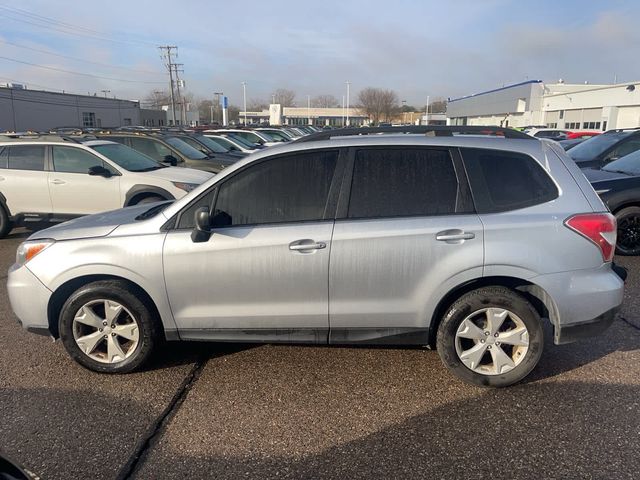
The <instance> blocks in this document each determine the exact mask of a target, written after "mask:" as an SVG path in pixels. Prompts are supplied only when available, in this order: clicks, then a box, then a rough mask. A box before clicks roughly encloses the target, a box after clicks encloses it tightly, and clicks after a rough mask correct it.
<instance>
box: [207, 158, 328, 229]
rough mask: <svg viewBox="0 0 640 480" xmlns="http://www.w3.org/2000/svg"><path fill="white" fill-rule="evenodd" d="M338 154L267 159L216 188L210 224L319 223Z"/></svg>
mask: <svg viewBox="0 0 640 480" xmlns="http://www.w3.org/2000/svg"><path fill="white" fill-rule="evenodd" d="M337 159H338V152H312V153H303V154H297V155H291V156H286V157H281V158H278V159H274V160H268V161H266V162H262V163H260V164H258V165H254V166H252V167H249V168H247V169H246V170H244V171H242V172H240V173H238V174H237V175H235V176H234V177H232V178H230V179H229V180H228V181H226V182H224V184H223V185H222V186H221V187H220V193H219V194H218V200H217V202H216V207H215V211H214V218H217V219H222V221H216V222H214V225H249V224H260V223H277V222H300V221H305V220H321V219H322V218H323V217H324V211H325V206H326V204H327V198H328V194H329V187H330V186H331V180H332V178H333V173H334V171H335V167H336V162H337Z"/></svg>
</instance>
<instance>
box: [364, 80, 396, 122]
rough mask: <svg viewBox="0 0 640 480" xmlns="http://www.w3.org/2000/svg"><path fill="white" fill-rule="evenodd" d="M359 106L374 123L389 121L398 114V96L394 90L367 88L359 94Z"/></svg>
mask: <svg viewBox="0 0 640 480" xmlns="http://www.w3.org/2000/svg"><path fill="white" fill-rule="evenodd" d="M358 105H359V109H360V110H361V112H362V113H363V114H365V115H367V116H368V117H369V118H370V119H371V121H372V122H373V123H379V122H380V121H381V120H383V119H384V120H387V121H388V120H391V117H393V115H394V114H396V113H397V112H398V95H397V94H396V92H394V91H393V90H385V89H382V88H373V87H367V88H365V89H363V90H361V91H360V93H359V94H358Z"/></svg>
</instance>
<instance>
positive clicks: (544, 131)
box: [524, 128, 572, 141]
mask: <svg viewBox="0 0 640 480" xmlns="http://www.w3.org/2000/svg"><path fill="white" fill-rule="evenodd" d="M524 133H526V134H527V135H531V136H532V137H536V138H546V139H549V140H555V141H560V140H566V139H567V135H569V134H570V133H572V130H566V129H564V128H529V129H527V130H525V131H524Z"/></svg>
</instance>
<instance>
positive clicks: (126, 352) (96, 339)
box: [59, 280, 161, 373]
mask: <svg viewBox="0 0 640 480" xmlns="http://www.w3.org/2000/svg"><path fill="white" fill-rule="evenodd" d="M119 307H122V308H119ZM107 309H108V310H109V311H108V312H107ZM152 311H153V309H152V308H150V307H149V306H148V305H147V303H146V301H144V300H142V299H141V296H140V295H136V290H135V289H132V288H131V286H130V285H129V284H127V283H126V282H123V281H120V280H101V281H97V282H92V283H89V284H87V285H84V286H83V287H81V288H79V289H78V290H76V291H75V292H74V293H73V294H71V296H70V297H69V298H68V299H67V301H66V302H65V304H64V305H63V307H62V310H61V312H60V317H59V331H60V337H61V339H62V343H63V345H64V347H65V349H66V350H67V352H68V353H69V355H70V356H71V358H73V359H74V360H75V361H76V362H78V363H79V364H80V365H82V366H83V367H85V368H88V369H89V370H93V371H95V372H100V373H128V372H132V371H134V370H137V369H138V368H140V367H141V366H142V365H143V364H144V363H145V362H146V361H147V360H148V359H149V357H150V355H151V353H152V351H153V350H154V347H156V346H157V345H158V343H159V342H160V340H161V329H160V328H159V327H158V323H157V322H156V321H155V319H154V318H153V315H152V313H151V312H152ZM116 312H117V313H116ZM113 327H115V328H113ZM112 328H113V330H112ZM82 338H84V339H85V340H84V341H82ZM116 343H117V345H118V346H119V347H120V350H118V348H117V347H116ZM80 345H82V347H83V348H81V346H80ZM87 352H88V353H87Z"/></svg>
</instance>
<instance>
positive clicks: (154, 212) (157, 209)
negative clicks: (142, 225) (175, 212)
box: [136, 201, 173, 220]
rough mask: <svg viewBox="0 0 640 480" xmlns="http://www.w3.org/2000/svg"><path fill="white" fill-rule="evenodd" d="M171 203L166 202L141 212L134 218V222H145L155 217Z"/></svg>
mask: <svg viewBox="0 0 640 480" xmlns="http://www.w3.org/2000/svg"><path fill="white" fill-rule="evenodd" d="M172 203H173V201H167V202H164V203H161V204H160V205H154V206H153V207H151V208H150V209H149V210H146V211H144V212H142V213H141V214H140V215H138V216H137V217H136V220H146V219H148V218H151V217H155V216H156V215H157V214H158V213H160V212H161V211H162V210H164V209H165V208H167V207H168V206H169V205H171V204H172Z"/></svg>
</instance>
